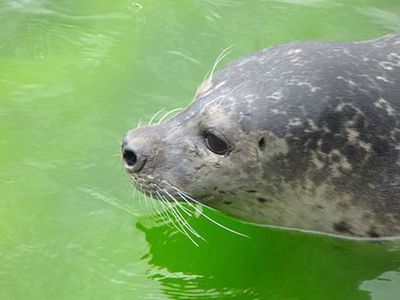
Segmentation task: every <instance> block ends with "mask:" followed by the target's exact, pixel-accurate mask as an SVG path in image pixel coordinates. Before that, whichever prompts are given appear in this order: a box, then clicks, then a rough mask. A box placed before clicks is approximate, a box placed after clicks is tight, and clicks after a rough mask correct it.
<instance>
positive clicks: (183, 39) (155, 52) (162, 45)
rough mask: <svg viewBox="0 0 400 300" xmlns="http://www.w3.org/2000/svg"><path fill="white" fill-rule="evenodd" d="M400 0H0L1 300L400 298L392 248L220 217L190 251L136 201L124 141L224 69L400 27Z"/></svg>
mask: <svg viewBox="0 0 400 300" xmlns="http://www.w3.org/2000/svg"><path fill="white" fill-rule="evenodd" d="M399 24H400V4H399V2H398V1H397V0H385V1H382V0H374V1H372V0H363V1H361V0H359V1H356V0H351V1H349V0H342V1H333V0H332V1H331V0H280V1H279V0H276V1H268V0H258V1H256V0H213V1H209V0H204V1H199V0H198V1H194V0H190V1H173V0H165V1H164V0H163V1H150V0H147V1H145V0H142V1H139V0H138V1H132V0H114V1H106V0H96V1H95V0H89V1H66V0H58V1H46V0H2V1H0V28H1V30H0V299H279V300H281V299H307V300H308V299H335V300H336V299H385V300H387V299H398V295H399V294H400V271H399V270H400V250H399V249H398V245H396V244H380V243H360V242H354V241H343V240H336V239H332V238H328V237H323V236H314V235H309V234H304V233H295V232H286V231H279V230H273V229H266V228H259V227H255V226H251V225H246V224H243V223H240V222H239V221H236V220H233V219H229V218H226V217H224V216H222V215H220V214H218V213H216V212H212V211H209V212H207V213H209V214H210V215H211V216H212V217H213V218H215V219H217V220H218V221H219V222H221V223H223V224H226V225H228V226H230V227H231V228H234V229H236V230H239V231H240V232H243V233H245V234H247V235H248V236H250V238H242V237H239V236H236V235H233V234H231V233H229V232H227V231H224V230H222V229H220V228H218V227H216V226H214V225H213V224H212V223H210V222H208V221H207V220H205V219H204V218H201V217H200V218H197V217H194V218H191V219H189V222H190V224H191V225H192V226H193V227H194V228H196V230H197V231H198V232H199V233H200V234H201V235H202V236H204V237H205V238H206V240H207V241H206V242H204V241H201V240H199V241H197V242H198V244H199V247H197V246H195V245H194V244H193V243H191V242H190V240H188V239H187V238H185V237H184V236H183V235H182V234H180V233H179V232H177V231H176V230H175V229H174V227H169V226H167V225H163V224H160V222H158V221H157V220H156V219H154V218H152V217H151V216H150V212H149V209H148V208H147V207H146V205H145V204H144V202H143V201H140V199H139V198H140V197H138V196H137V194H136V195H135V193H134V189H133V188H132V187H131V185H130V183H129V181H128V179H127V177H126V176H125V174H124V172H123V171H122V166H121V162H120V157H119V146H120V141H121V139H122V137H123V135H124V133H125V132H126V131H127V130H128V129H130V128H132V127H135V126H136V124H137V123H138V122H139V121H148V120H149V119H150V118H151V116H152V115H153V114H154V113H155V112H156V111H158V110H160V109H161V108H164V109H165V110H169V109H173V108H176V107H182V106H185V105H187V104H188V103H189V102H190V101H191V100H192V98H193V94H194V91H195V90H196V87H197V85H198V84H199V83H200V81H201V80H202V78H203V77H204V75H205V74H206V72H207V71H208V70H209V68H210V66H211V65H212V63H213V61H214V60H215V58H216V57H217V56H218V54H219V53H220V52H221V51H222V49H224V48H226V47H227V46H230V45H233V48H232V53H231V54H230V55H229V56H228V57H227V58H225V60H224V63H226V62H229V61H231V60H233V59H235V58H238V57H240V56H241V55H244V54H247V53H250V52H253V51H256V50H258V49H261V48H264V47H268V46H272V45H276V44H280V43H284V42H288V41H294V40H310V39H316V40H338V41H354V40H363V39H369V38H374V37H377V36H380V35H383V34H386V33H388V32H391V31H394V30H398V29H399V28H400V25H399Z"/></svg>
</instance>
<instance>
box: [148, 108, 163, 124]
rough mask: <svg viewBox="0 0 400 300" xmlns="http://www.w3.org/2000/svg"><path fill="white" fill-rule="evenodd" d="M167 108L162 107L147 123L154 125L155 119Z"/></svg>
mask: <svg viewBox="0 0 400 300" xmlns="http://www.w3.org/2000/svg"><path fill="white" fill-rule="evenodd" d="M164 110H165V108H161V109H160V110H159V111H157V112H156V113H155V114H154V115H153V116H152V117H151V119H150V121H149V122H148V123H147V124H148V125H153V121H154V120H155V119H156V118H157V116H158V115H159V114H160V113H162V112H163V111H164Z"/></svg>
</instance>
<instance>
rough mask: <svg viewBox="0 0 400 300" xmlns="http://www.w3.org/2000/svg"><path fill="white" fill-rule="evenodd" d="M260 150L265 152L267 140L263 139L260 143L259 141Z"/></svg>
mask: <svg viewBox="0 0 400 300" xmlns="http://www.w3.org/2000/svg"><path fill="white" fill-rule="evenodd" d="M258 148H259V149H260V150H261V151H263V150H265V138H264V137H262V138H261V139H260V140H259V141H258Z"/></svg>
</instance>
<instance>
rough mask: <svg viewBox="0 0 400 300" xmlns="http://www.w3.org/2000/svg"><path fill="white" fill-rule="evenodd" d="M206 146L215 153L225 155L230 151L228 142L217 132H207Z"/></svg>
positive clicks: (205, 137)
mask: <svg viewBox="0 0 400 300" xmlns="http://www.w3.org/2000/svg"><path fill="white" fill-rule="evenodd" d="M204 140H205V142H206V146H207V148H208V149H210V150H211V151H212V152H214V153H215V154H219V155H224V154H226V153H227V152H228V150H229V148H228V144H227V143H226V142H225V141H224V140H223V139H221V138H219V137H217V136H216V135H215V134H212V133H207V134H206V135H205V136H204Z"/></svg>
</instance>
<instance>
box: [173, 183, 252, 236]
mask: <svg viewBox="0 0 400 300" xmlns="http://www.w3.org/2000/svg"><path fill="white" fill-rule="evenodd" d="M167 184H168V185H170V184H169V183H167ZM170 186H171V187H172V188H173V189H175V190H176V192H177V193H178V195H179V196H181V198H182V199H183V200H184V201H185V202H186V203H187V204H189V205H190V206H191V207H193V209H194V210H195V211H197V212H198V213H199V214H201V215H203V216H204V217H205V218H206V219H207V220H209V221H210V222H212V223H214V224H215V225H217V226H219V227H221V228H223V229H225V230H227V231H229V232H231V233H234V234H237V235H240V236H243V237H249V236H248V235H246V234H243V233H240V232H238V231H236V230H233V229H231V228H229V227H226V226H225V225H222V224H221V223H219V222H217V221H215V220H214V219H212V218H211V217H209V216H208V215H206V214H205V213H204V212H202V211H201V210H199V209H198V208H197V207H196V206H195V205H194V204H193V203H191V202H190V201H189V200H188V199H190V200H191V201H192V202H194V203H196V204H199V205H201V206H205V205H204V204H203V203H201V202H200V201H198V200H196V199H194V198H192V197H190V196H189V195H187V194H186V193H184V192H183V191H181V190H179V189H178V188H176V187H174V186H172V185H170Z"/></svg>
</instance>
